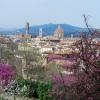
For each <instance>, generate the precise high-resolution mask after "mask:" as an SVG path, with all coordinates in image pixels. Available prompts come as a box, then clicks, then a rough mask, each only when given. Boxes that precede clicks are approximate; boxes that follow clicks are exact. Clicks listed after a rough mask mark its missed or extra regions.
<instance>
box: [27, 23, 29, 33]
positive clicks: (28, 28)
mask: <svg viewBox="0 0 100 100" xmlns="http://www.w3.org/2000/svg"><path fill="white" fill-rule="evenodd" d="M26 34H29V22H27V23H26Z"/></svg>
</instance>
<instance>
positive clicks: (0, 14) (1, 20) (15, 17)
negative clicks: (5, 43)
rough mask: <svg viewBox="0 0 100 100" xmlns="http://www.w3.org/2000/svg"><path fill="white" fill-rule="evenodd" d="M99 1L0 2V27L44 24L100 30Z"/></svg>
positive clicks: (39, 0)
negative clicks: (86, 22)
mask: <svg viewBox="0 0 100 100" xmlns="http://www.w3.org/2000/svg"><path fill="white" fill-rule="evenodd" d="M99 10H100V0H0V27H5V28H8V27H17V28H18V27H23V26H24V25H25V23H26V22H30V24H31V25H35V24H46V23H66V24H71V25H75V26H81V27H85V25H84V21H83V17H82V14H86V15H87V16H88V19H89V24H90V25H91V26H93V27H98V28H100V11H99Z"/></svg>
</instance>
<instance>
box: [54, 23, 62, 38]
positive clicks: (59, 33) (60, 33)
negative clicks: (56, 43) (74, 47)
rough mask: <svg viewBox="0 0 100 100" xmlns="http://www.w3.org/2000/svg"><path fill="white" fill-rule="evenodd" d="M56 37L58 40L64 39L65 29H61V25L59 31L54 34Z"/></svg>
mask: <svg viewBox="0 0 100 100" xmlns="http://www.w3.org/2000/svg"><path fill="white" fill-rule="evenodd" d="M54 36H55V37H58V38H62V37H64V31H63V29H62V28H61V27H60V25H59V26H58V27H57V29H56V30H55V32H54Z"/></svg>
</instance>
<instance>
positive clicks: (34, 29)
mask: <svg viewBox="0 0 100 100" xmlns="http://www.w3.org/2000/svg"><path fill="white" fill-rule="evenodd" d="M58 25H60V26H61V28H62V29H63V30H64V34H65V36H70V35H71V34H73V35H74V36H79V33H80V32H82V31H84V29H83V28H80V27H76V26H72V25H69V24H44V25H34V26H30V34H32V35H34V36H36V35H38V33H39V29H40V28H42V29H43V35H53V33H54V31H55V29H56V28H57V27H58ZM0 33H1V34H17V33H19V34H20V33H25V28H20V29H2V28H0Z"/></svg>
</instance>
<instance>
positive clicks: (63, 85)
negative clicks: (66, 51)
mask: <svg viewBox="0 0 100 100" xmlns="http://www.w3.org/2000/svg"><path fill="white" fill-rule="evenodd" d="M94 37H95V33H93V34H92V35H91V36H86V35H85V34H84V33H83V34H82V35H81V39H80V40H79V41H77V42H76V43H75V44H74V46H75V48H77V49H78V50H79V53H77V55H76V60H75V61H76V62H75V63H73V62H68V61H67V62H66V63H65V64H64V65H63V66H62V67H64V68H65V69H67V68H68V67H70V68H71V69H74V70H76V71H75V72H76V73H73V75H71V76H72V77H73V76H74V77H76V78H75V80H74V82H73V81H71V79H72V77H70V79H69V77H68V75H65V77H66V78H64V77H63V75H62V73H61V72H60V70H59V69H58V70H59V75H57V76H56V77H54V84H53V89H52V92H51V94H52V96H54V97H55V99H56V100H58V99H59V100H100V97H99V93H100V85H99V84H100V42H99V41H96V40H95V39H94ZM58 76H59V77H58ZM66 79H67V82H66ZM70 81H71V82H72V83H71V84H70V85H69V82H70Z"/></svg>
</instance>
